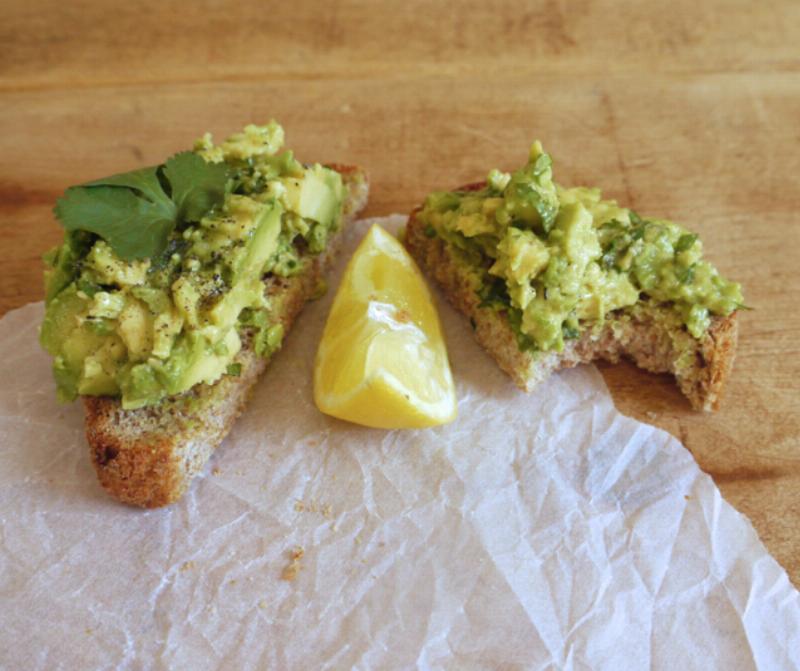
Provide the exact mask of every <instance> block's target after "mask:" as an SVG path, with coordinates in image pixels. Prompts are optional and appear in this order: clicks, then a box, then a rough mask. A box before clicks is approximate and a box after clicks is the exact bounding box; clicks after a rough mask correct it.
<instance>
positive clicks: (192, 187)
mask: <svg viewBox="0 0 800 671" xmlns="http://www.w3.org/2000/svg"><path fill="white" fill-rule="evenodd" d="M228 178H229V174H228V168H227V166H226V165H225V164H224V163H206V161H205V160H204V159H203V158H202V157H201V156H198V155H197V154H194V153H192V152H189V151H186V152H181V153H179V154H176V155H175V156H173V157H172V158H170V159H168V160H167V161H166V163H164V164H163V165H159V166H153V167H149V168H142V169H140V170H134V171H132V172H126V173H122V174H119V175H112V176H111V177H104V178H103V179H98V180H95V181H93V182H88V183H86V184H82V185H80V186H73V187H70V188H69V189H67V191H66V193H65V194H64V195H63V196H62V197H61V198H60V199H59V200H58V202H57V203H56V206H55V209H54V212H55V215H56V217H58V219H59V220H60V221H61V224H62V225H63V226H64V228H65V229H66V230H67V231H89V232H90V233H95V234H96V235H99V236H100V237H101V238H103V239H104V240H105V241H106V242H107V243H108V244H109V245H110V246H111V248H112V249H113V250H114V253H115V254H116V255H117V256H119V257H120V258H121V259H124V260H126V261H132V260H135V259H144V258H155V257H157V256H159V255H160V254H161V253H162V252H163V251H164V249H165V248H166V246H167V240H168V238H169V235H170V233H172V231H173V230H174V229H175V227H176V226H177V225H178V224H179V223H181V222H193V221H199V220H200V219H201V218H202V217H203V216H204V215H205V214H206V213H207V212H208V211H209V210H211V209H212V208H214V207H215V206H218V205H221V204H222V202H223V200H224V198H225V192H226V189H227V188H228Z"/></svg>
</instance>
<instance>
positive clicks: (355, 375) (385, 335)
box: [314, 224, 456, 429]
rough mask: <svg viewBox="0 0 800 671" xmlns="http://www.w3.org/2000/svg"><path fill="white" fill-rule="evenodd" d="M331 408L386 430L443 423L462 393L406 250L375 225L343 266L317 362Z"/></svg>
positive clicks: (317, 396) (322, 398)
mask: <svg viewBox="0 0 800 671" xmlns="http://www.w3.org/2000/svg"><path fill="white" fill-rule="evenodd" d="M314 401H315V402H316V404H317V407H318V408H319V409H320V410H321V411H322V412H324V413H326V414H328V415H333V416H334V417H338V418H340V419H345V420H348V421H350V422H355V423H356V424H363V425H365V426H372V427H376V428H381V429H410V428H422V427H426V426H435V425H437V424H445V423H447V422H450V421H452V420H454V419H455V417H456V394H455V387H454V385H453V376H452V374H451V373H450V364H449V363H448V361H447V350H446V349H445V344H444V339H443V338H442V329H441V326H440V325H439V317H438V315H437V314H436V309H435V308H434V306H433V302H432V300H431V295H430V292H429V291H428V287H427V286H426V284H425V280H423V279H422V275H421V274H420V271H419V269H418V268H417V266H416V264H415V263H414V261H413V260H412V259H411V257H410V256H409V255H408V252H406V250H405V249H404V248H403V246H402V245H401V244H400V243H399V242H398V241H397V239H396V238H394V237H393V236H392V235H390V234H389V233H387V232H386V231H385V230H383V229H382V228H381V227H380V226H378V225H377V224H375V225H373V226H372V228H370V230H369V232H368V233H367V235H366V236H365V237H364V239H363V240H362V241H361V244H360V245H359V246H358V249H357V250H356V251H355V253H354V254H353V256H352V258H351V259H350V262H349V263H348V265H347V269H346V270H345V273H344V277H343V278H342V281H341V284H340V285H339V289H338V291H337V293H336V297H335V298H334V301H333V307H331V312H330V314H329V315H328V321H327V323H326V324H325V330H324V331H323V334H322V341H321V342H320V345H319V349H318V350H317V359H316V362H315V366H314Z"/></svg>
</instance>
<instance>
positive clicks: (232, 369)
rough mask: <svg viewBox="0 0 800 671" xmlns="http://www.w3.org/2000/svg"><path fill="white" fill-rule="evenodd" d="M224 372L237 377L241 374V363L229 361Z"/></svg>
mask: <svg viewBox="0 0 800 671" xmlns="http://www.w3.org/2000/svg"><path fill="white" fill-rule="evenodd" d="M225 372H226V373H227V374H228V375H233V376H234V377H239V376H240V375H241V374H242V364H240V363H229V364H228V367H227V368H226V369H225Z"/></svg>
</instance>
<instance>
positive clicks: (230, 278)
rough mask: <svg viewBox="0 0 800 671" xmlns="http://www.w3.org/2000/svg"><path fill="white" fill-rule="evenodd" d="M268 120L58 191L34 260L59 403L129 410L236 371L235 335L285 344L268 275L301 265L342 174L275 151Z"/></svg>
mask: <svg viewBox="0 0 800 671" xmlns="http://www.w3.org/2000/svg"><path fill="white" fill-rule="evenodd" d="M283 139H284V137H283V129H282V128H281V126H279V125H278V124H277V123H275V122H274V121H272V122H270V123H269V124H267V125H265V126H255V125H250V126H247V127H246V128H245V129H244V131H243V132H241V133H237V134H235V135H233V136H232V137H230V138H228V139H227V140H225V141H224V142H222V143H221V144H218V145H215V144H214V143H213V141H212V138H211V136H210V135H209V134H206V135H205V136H204V137H203V138H201V139H200V140H198V141H197V142H196V144H195V146H194V149H193V151H191V152H182V153H180V154H177V155H176V156H174V157H172V158H170V159H169V160H167V161H166V162H165V163H164V164H162V165H159V166H155V167H152V168H144V169H142V170H137V171H134V172H131V173H125V174H123V175H115V176H113V177H109V178H106V179H102V180H97V181H95V182H90V183H88V184H85V185H81V186H78V187H72V188H70V189H68V190H67V192H66V193H65V195H64V197H63V198H62V199H61V200H60V201H59V203H58V204H57V206H56V209H55V212H56V216H57V217H58V218H59V220H60V221H61V223H62V225H63V226H64V228H65V229H66V234H65V238H64V243H63V244H62V245H61V246H60V247H57V248H56V249H54V250H52V251H51V252H49V253H48V254H47V255H46V257H45V261H46V263H47V264H48V266H49V268H48V270H47V271H46V273H45V285H46V312H45V318H44V322H43V324H42V328H41V336H40V337H41V342H42V345H43V346H44V347H45V349H47V351H48V352H49V353H50V354H51V355H52V356H53V358H54V362H53V371H54V375H55V379H56V383H57V386H58V394H59V397H60V398H61V399H62V400H64V401H69V400H72V399H74V398H75V397H76V396H77V395H79V394H82V395H102V396H120V397H121V399H122V405H123V407H125V408H138V407H142V406H146V405H150V404H153V403H157V402H158V401H159V400H161V399H163V398H164V397H166V396H170V395H173V394H179V393H181V392H184V391H186V390H188V389H190V388H191V387H193V386H194V385H196V384H198V383H213V382H215V381H216V380H218V379H219V378H220V377H221V376H222V375H225V374H229V375H236V374H238V373H239V371H240V368H241V367H240V365H239V364H238V363H236V362H235V358H236V355H237V354H238V353H239V351H240V349H241V348H242V342H243V338H247V339H252V342H253V344H254V347H255V350H256V352H257V353H258V354H259V355H262V356H268V355H270V354H271V353H272V352H273V351H274V350H275V349H277V348H278V347H279V346H280V344H281V341H282V338H283V327H282V325H281V323H280V321H279V319H278V318H277V315H278V314H279V313H280V308H281V306H280V305H279V304H278V303H277V301H278V300H279V298H277V297H274V296H270V295H268V293H267V292H266V291H265V284H264V282H263V279H264V277H265V276H266V275H269V276H279V277H289V276H292V275H295V274H297V273H299V272H301V271H302V270H303V268H304V266H305V264H306V263H308V262H310V261H309V253H310V254H312V255H313V254H317V253H319V252H321V251H322V250H324V249H325V246H326V243H327V240H328V236H329V234H330V233H331V232H332V231H335V230H336V229H337V228H338V226H339V224H340V219H341V215H342V204H343V201H344V193H345V189H344V186H343V184H342V179H341V176H340V175H339V173H337V172H335V171H334V170H331V169H329V168H325V167H323V166H321V165H318V164H315V165H311V166H305V165H303V164H301V163H299V162H298V161H297V160H296V159H295V158H294V156H293V154H292V152H291V151H282V146H283Z"/></svg>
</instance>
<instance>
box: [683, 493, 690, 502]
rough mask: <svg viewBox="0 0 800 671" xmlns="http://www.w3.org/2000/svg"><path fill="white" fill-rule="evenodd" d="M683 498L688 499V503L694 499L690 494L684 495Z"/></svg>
mask: <svg viewBox="0 0 800 671" xmlns="http://www.w3.org/2000/svg"><path fill="white" fill-rule="evenodd" d="M683 498H684V499H686V500H687V501H688V500H689V499H691V498H692V497H691V496H689V495H688V494H684V495H683Z"/></svg>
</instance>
